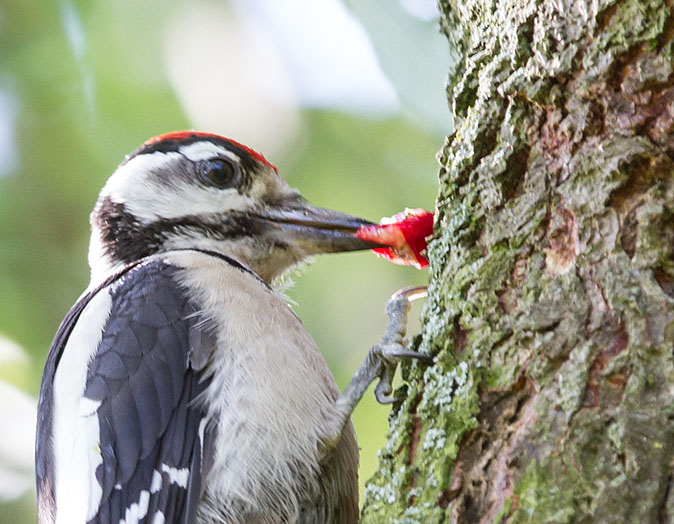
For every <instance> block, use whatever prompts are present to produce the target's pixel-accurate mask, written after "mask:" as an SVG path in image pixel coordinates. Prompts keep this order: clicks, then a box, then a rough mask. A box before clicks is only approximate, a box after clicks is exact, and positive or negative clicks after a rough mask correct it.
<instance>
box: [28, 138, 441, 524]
mask: <svg viewBox="0 0 674 524" xmlns="http://www.w3.org/2000/svg"><path fill="white" fill-rule="evenodd" d="M431 222H432V220H431ZM363 226H366V227H367V228H368V229H367V231H368V234H366V235H363V234H362V232H361V234H360V235H359V233H358V232H359V230H361V228H362V227H363ZM377 227H378V226H375V225H373V224H371V223H370V222H367V221H366V220H363V219H360V218H357V217H353V216H350V215H347V214H344V213H339V212H336V211H331V210H328V209H322V208H318V207H315V206H312V205H311V204H309V203H308V202H307V201H306V200H305V199H304V198H302V196H301V195H300V194H299V193H298V192H297V191H296V190H294V189H291V188H290V187H289V186H288V184H287V183H286V182H285V180H284V179H283V178H282V177H280V176H279V174H278V172H277V169H276V167H275V166H273V165H272V164H271V163H269V162H268V161H267V160H266V159H265V158H264V157H263V156H262V155H261V154H259V153H256V152H255V151H253V150H252V149H250V148H248V147H246V146H244V145H242V144H240V143H238V142H235V141H233V140H230V139H227V138H224V137H221V136H217V135H213V134H209V133H197V132H189V131H186V132H176V133H168V134H165V135H162V136H159V137H156V138H153V139H151V140H149V141H147V142H146V143H145V144H144V145H143V146H141V147H140V148H139V149H138V150H136V151H135V152H134V153H132V154H131V155H129V156H127V157H126V159H125V160H124V161H123V162H122V164H121V165H120V166H119V167H118V168H117V170H116V171H115V172H114V173H113V175H112V176H111V177H110V179H109V180H108V181H107V183H106V184H105V186H104V188H103V189H102V191H101V193H100V196H99V198H98V201H97V203H96V206H95V207H94V210H93V212H92V214H91V229H92V232H91V245H90V250H89V265H90V267H91V284H90V286H89V288H88V289H87V291H86V293H85V294H84V295H83V296H82V297H81V298H80V300H79V301H78V302H77V303H76V304H75V305H74V306H73V308H72V309H71V310H70V312H69V313H68V314H67V315H66V317H65V319H64V320H63V322H62V324H61V326H60V327H59V329H58V331H57V333H56V336H55V338H54V341H53V343H52V345H51V348H50V350H49V354H48V356H47V361H46V364H45V369H44V375H43V379H42V386H41V390H40V398H39V405H38V428H37V442H36V476H37V494H38V512H39V521H40V523H41V524H46V523H58V524H84V523H91V524H94V523H99V524H102V523H106V524H107V523H114V524H119V523H124V524H130V523H132V522H133V523H140V522H147V523H151V524H162V523H184V524H192V523H200V524H206V523H216V522H217V523H223V522H235V523H248V522H251V523H252V522H255V523H287V522H297V523H335V524H339V523H345V524H346V523H354V522H357V520H358V483H357V468H358V447H357V444H356V440H355V436H354V431H353V427H352V425H351V422H350V415H351V412H352V411H353V409H354V407H355V405H356V404H357V403H358V401H359V400H360V398H361V397H362V395H363V393H364V391H365V389H366V388H367V386H368V385H369V384H370V383H371V382H373V381H374V380H375V379H377V378H379V379H380V382H379V384H378V386H377V388H376V394H377V398H378V399H379V400H380V401H382V402H387V401H391V400H392V399H390V398H389V395H390V394H391V380H392V377H393V374H394V372H395V368H396V365H397V363H398V361H399V360H400V359H401V358H408V357H409V358H417V359H424V360H428V359H429V357H427V356H425V355H421V354H419V353H415V352H412V351H409V350H408V349H407V348H406V342H405V340H404V336H405V329H406V320H407V311H408V309H409V303H410V300H412V299H414V298H416V297H418V296H422V295H423V294H424V289H423V288H411V289H408V290H403V291H401V292H399V293H397V294H395V295H394V296H393V297H392V298H391V300H390V301H389V304H388V306H387V312H388V314H389V325H388V327H387V331H386V334H385V335H384V337H383V338H382V342H381V343H380V344H377V345H375V346H374V347H373V348H372V349H371V350H370V351H369V353H368V354H367V358H366V359H365V361H364V362H363V364H362V366H361V367H360V369H359V370H358V371H357V372H356V374H355V376H354V378H353V379H352V381H351V382H350V384H349V385H348V386H347V388H346V389H345V391H344V392H343V393H341V394H340V392H339V390H338V389H337V386H336V384H335V381H334V379H333V377H332V375H331V373H330V371H329V370H328V367H327V365H326V363H325V361H324V359H323V357H322V356H321V354H320V351H319V350H318V348H317V347H316V344H315V342H314V341H313V339H312V338H311V335H310V334H309V333H308V332H307V330H306V329H305V328H304V326H303V325H302V323H301V321H300V320H299V319H298V318H297V317H296V316H295V314H294V313H293V312H292V311H291V309H290V308H289V307H288V305H287V304H286V303H285V301H284V299H283V298H282V297H281V296H280V295H279V294H277V293H276V292H275V291H274V289H273V288H272V287H271V286H270V284H271V282H272V281H273V280H274V279H275V278H276V277H278V276H279V275H281V274H283V273H284V272H285V271H287V270H288V269H289V268H291V267H293V266H294V265H295V264H297V263H299V262H301V261H302V260H304V259H306V258H307V257H309V256H311V255H316V254H320V253H335V252H343V251H355V250H362V249H372V248H383V247H387V246H389V244H387V242H386V240H383V239H385V238H386V235H383V236H381V235H380V236H377V235H376V234H373V231H375V230H376V228H377ZM425 227H426V228H428V227H429V226H428V223H427V224H426V225H425ZM430 227H432V224H431V226H430ZM373 228H374V229H373ZM429 232H430V231H426V230H424V233H429ZM423 236H425V234H424V235H423ZM406 238H407V237H406ZM415 245H416V244H415ZM424 245H425V244H424ZM399 247H400V246H393V249H397V248H399ZM415 249H416V248H415ZM417 251H418V249H416V251H415V256H416V255H418V253H417Z"/></svg>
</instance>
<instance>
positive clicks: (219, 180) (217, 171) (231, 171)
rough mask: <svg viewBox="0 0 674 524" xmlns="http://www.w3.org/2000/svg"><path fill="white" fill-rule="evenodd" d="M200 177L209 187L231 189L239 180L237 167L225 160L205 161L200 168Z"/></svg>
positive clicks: (230, 161)
mask: <svg viewBox="0 0 674 524" xmlns="http://www.w3.org/2000/svg"><path fill="white" fill-rule="evenodd" d="M201 177H202V179H203V180H204V182H206V183H207V184H208V185H211V186H215V187H220V188H225V187H232V186H233V185H234V184H235V183H236V182H237V181H238V179H239V166H238V165H237V164H236V163H234V162H233V161H232V160H229V159H226V158H214V159H211V160H206V161H205V162H204V163H203V164H202V166H201Z"/></svg>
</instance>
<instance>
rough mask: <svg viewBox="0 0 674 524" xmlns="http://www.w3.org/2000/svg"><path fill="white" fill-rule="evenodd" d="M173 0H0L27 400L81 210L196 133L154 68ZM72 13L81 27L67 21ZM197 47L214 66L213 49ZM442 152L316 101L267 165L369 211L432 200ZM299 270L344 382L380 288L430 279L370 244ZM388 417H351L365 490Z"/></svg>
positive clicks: (10, 270) (61, 304)
mask: <svg viewBox="0 0 674 524" xmlns="http://www.w3.org/2000/svg"><path fill="white" fill-rule="evenodd" d="M174 5H175V3H174V2H159V1H157V0H153V1H150V2H142V3H132V2H130V1H122V2H115V3H93V2H84V1H79V2H25V1H24V0H5V2H4V3H3V4H2V5H1V6H0V96H2V98H3V99H4V100H6V101H8V103H9V109H8V108H7V107H5V109H7V110H8V111H11V112H13V113H14V114H15V115H16V117H15V120H14V125H13V140H14V143H15V146H16V151H15V153H16V161H15V162H13V165H11V164H10V165H8V162H7V161H8V160H9V158H8V159H5V160H6V162H5V163H2V162H0V336H3V337H7V338H9V339H11V340H13V341H15V342H17V343H18V344H19V345H20V346H21V347H23V348H24V349H25V351H26V352H27V354H28V357H29V358H28V360H27V362H28V364H21V365H14V366H4V367H3V366H0V379H2V380H6V381H9V382H10V383H13V384H15V385H17V386H18V387H20V388H21V389H23V390H24V391H26V392H28V393H29V394H30V395H32V396H34V397H35V396H36V395H37V392H38V388H39V380H40V376H41V371H42V364H43V361H44V358H45V355H46V351H47V349H48V347H49V343H50V341H51V337H52V336H53V334H54V332H55V331H56V329H57V326H58V324H59V322H60V321H61V319H62V318H63V316H64V315H65V313H66V312H67V310H68V309H69V307H70V306H71V305H72V304H73V303H74V302H75V300H76V299H77V297H78V296H79V295H80V293H81V292H82V291H83V290H84V288H85V287H86V286H87V284H88V267H87V264H86V253H87V248H88V235H89V231H88V214H89V211H90V209H91V207H92V205H93V203H94V201H95V199H96V195H97V192H98V191H99V189H100V187H101V186H102V184H103V183H104V182H105V180H106V178H107V177H108V176H109V174H110V173H111V172H112V171H113V170H114V168H115V167H116V165H117V164H118V163H119V162H120V161H121V160H122V158H123V156H124V154H126V153H128V152H130V151H132V150H133V149H135V148H136V147H137V146H138V145H139V144H140V143H142V142H143V141H144V140H145V139H147V138H148V137H150V136H153V135H155V134H159V133H161V132H165V131H168V130H174V129H181V128H191V127H193V124H192V123H191V122H190V121H189V119H188V117H187V116H186V114H185V112H184V111H183V109H182V108H181V106H180V104H179V102H178V99H177V98H176V95H175V93H174V90H173V88H172V86H171V85H170V83H169V81H168V80H167V78H166V75H165V73H164V71H163V67H162V64H161V43H162V39H161V31H162V24H163V22H164V21H165V19H166V16H167V13H168V12H170V10H171V9H172V7H173V6H174ZM72 17H75V20H79V21H80V22H81V28H80V29H81V30H83V31H80V30H79V29H78V28H77V27H75V28H73V27H69V24H70V23H72V20H73V18H72ZM410 23H415V24H416V23H417V21H413V20H410ZM78 31H80V32H78ZM391 38H393V37H391ZM438 38H439V37H438ZM379 44H380V45H381V42H379ZM204 52H210V53H213V54H214V56H213V60H214V64H217V49H207V50H204ZM223 66H224V65H223ZM399 76H400V75H399ZM429 89H431V86H429ZM432 89H437V90H440V91H441V90H442V86H433V87H432ZM232 103H236V101H232ZM250 145H251V146H253V147H255V144H250ZM440 145H441V138H440V136H439V134H438V133H436V132H434V131H427V130H424V129H422V128H421V127H419V126H418V125H416V124H414V123H412V121H411V120H410V119H409V118H407V117H403V116H391V117H387V118H381V119H379V120H372V119H367V118H365V117H362V116H358V115H353V114H351V115H347V114H343V113H339V112H337V111H331V110H316V109H315V110H311V111H304V112H303V113H302V128H301V131H300V133H299V136H297V137H296V138H295V141H294V143H293V145H292V147H291V148H290V149H289V151H288V153H287V154H286V155H282V156H281V157H280V158H272V159H271V160H272V161H274V162H275V163H276V164H277V165H278V166H279V169H280V171H281V173H282V174H283V175H284V176H285V178H286V179H287V180H288V181H289V183H290V184H291V185H293V186H295V187H298V188H300V189H301V191H302V193H303V194H304V195H305V196H306V197H308V198H309V199H310V200H311V201H313V202H314V203H316V204H318V205H322V206H326V207H332V208H335V209H340V210H343V211H346V212H351V213H354V214H357V215H361V216H364V217H366V218H369V219H371V220H377V219H378V218H379V217H381V216H386V215H391V214H393V213H395V212H397V211H400V210H402V209H403V208H404V207H426V208H432V207H433V203H434V198H435V192H436V179H435V173H436V171H437V166H436V161H435V159H434V155H435V151H437V150H438V149H439V148H440ZM3 166H4V167H3ZM3 169H4V170H3ZM302 273H303V274H302V275H301V277H300V278H298V279H297V283H296V284H295V286H294V287H293V288H291V289H290V290H289V291H288V295H289V297H290V298H291V299H292V300H294V301H296V302H297V303H298V305H297V307H296V311H297V312H298V314H299V316H300V317H301V318H302V319H303V320H304V322H305V323H306V325H307V327H308V328H309V330H310V331H311V332H312V334H313V335H314V336H315V338H316V340H317V342H318V344H319V346H320V347H321V348H322V349H323V351H324V352H325V355H326V358H327V360H328V362H329V364H330V366H331V368H332V370H333V372H334V373H335V375H336V377H337V380H338V382H339V384H340V387H344V385H345V384H346V383H347V381H348V379H349V376H350V374H351V373H352V372H353V371H354V370H355V368H356V366H357V365H358V364H359V362H360V360H361V359H362V358H363V357H364V355H365V353H366V351H367V349H368V348H369V346H370V345H371V344H373V343H374V342H376V341H377V340H378V338H379V336H380V334H381V333H383V328H384V325H385V321H386V318H385V315H384V313H383V307H384V304H385V301H386V299H387V297H388V295H389V294H390V293H392V292H393V291H395V290H396V289H397V288H399V287H402V286H405V285H411V284H418V283H424V282H425V280H426V274H425V273H421V272H417V271H416V270H414V269H411V268H402V267H398V266H392V265H390V264H387V263H386V262H383V261H381V260H378V259H376V258H375V257H374V256H372V255H371V254H368V253H360V254H350V255H339V256H334V257H325V258H323V259H321V260H319V261H318V262H317V263H316V264H315V265H314V266H313V267H312V268H311V269H310V270H307V271H302ZM0 401H1V400H0ZM387 412H388V409H387V408H384V407H381V406H379V405H377V404H376V403H374V401H373V400H372V396H371V395H368V397H367V399H366V401H365V402H364V403H363V404H362V405H361V406H359V408H358V410H357V411H356V413H355V422H356V426H357V431H358V433H359V440H360V444H361V448H362V459H361V463H362V472H361V483H362V482H363V481H364V480H365V479H366V478H367V477H368V476H369V475H370V473H371V472H372V471H373V470H374V467H375V465H376V460H377V459H376V449H378V448H379V447H380V446H381V445H382V444H383V443H384V435H385V431H386V421H385V417H386V414H387ZM10 423H11V421H7V420H5V421H0V425H5V424H10ZM27 438H30V437H29V436H27ZM33 497H34V495H33V494H29V495H27V496H25V497H24V498H22V499H21V500H19V501H13V502H10V503H5V504H2V503H0V522H3V523H12V524H14V523H16V524H21V523H24V522H25V523H28V522H34V521H35V511H34V508H33V506H34V501H33Z"/></svg>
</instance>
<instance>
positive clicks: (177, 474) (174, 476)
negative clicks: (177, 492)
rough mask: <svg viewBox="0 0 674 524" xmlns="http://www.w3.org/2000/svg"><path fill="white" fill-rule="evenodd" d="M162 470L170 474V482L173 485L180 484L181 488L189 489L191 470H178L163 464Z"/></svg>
mask: <svg viewBox="0 0 674 524" xmlns="http://www.w3.org/2000/svg"><path fill="white" fill-rule="evenodd" d="M161 470H162V471H163V472H165V473H167V474H168V477H169V482H171V484H178V486H180V487H181V488H187V480H188V479H189V477H190V469H189V468H181V469H178V468H174V467H171V466H167V465H166V464H162V465H161Z"/></svg>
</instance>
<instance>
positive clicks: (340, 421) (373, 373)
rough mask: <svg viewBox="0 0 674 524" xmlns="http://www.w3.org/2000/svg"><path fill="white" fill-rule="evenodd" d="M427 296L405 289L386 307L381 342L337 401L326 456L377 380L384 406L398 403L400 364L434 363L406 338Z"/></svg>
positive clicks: (325, 440)
mask: <svg viewBox="0 0 674 524" xmlns="http://www.w3.org/2000/svg"><path fill="white" fill-rule="evenodd" d="M425 296H426V286H416V287H408V288H405V289H401V290H400V291H398V292H396V293H394V294H393V296H392V297H391V298H390V299H389V301H388V303H387V304H386V313H387V315H388V324H387V325H386V332H385V333H384V336H383V337H382V338H381V341H380V342H379V343H377V344H375V345H374V346H372V348H371V349H370V351H368V353H367V356H366V357H365V360H364V361H363V363H362V364H361V365H360V367H359V368H358V370H357V371H356V373H355V374H354V376H353V378H352V379H351V382H349V385H348V386H346V389H345V390H344V392H343V393H342V394H341V395H340V396H339V398H338V399H337V401H336V408H337V411H338V413H339V415H338V416H337V417H336V418H335V419H334V420H333V421H332V423H331V424H330V425H329V426H328V428H327V429H326V432H325V435H324V438H323V439H322V443H323V453H324V454H327V453H328V452H329V451H330V450H331V449H333V448H334V446H336V445H337V443H338V442H339V439H340V437H341V434H342V430H343V429H344V426H345V425H346V424H347V423H348V421H349V417H350V416H351V413H352V412H353V409H354V408H355V407H356V404H358V402H359V401H360V399H361V398H362V397H363V394H364V393H365V390H367V388H368V386H369V385H370V384H372V382H374V381H375V380H376V379H379V383H378V384H377V386H376V387H375V397H376V398H377V401H378V402H379V403H381V404H390V403H391V402H395V401H396V400H398V399H396V398H394V397H391V396H390V395H391V392H392V391H393V385H392V381H393V376H394V375H395V371H396V368H397V367H398V364H399V363H400V361H401V360H402V359H404V358H414V359H417V360H424V361H427V362H431V361H432V360H433V358H432V357H430V356H429V355H424V354H422V353H417V352H416V351H410V350H409V349H407V341H406V340H405V334H406V333H407V317H408V314H409V310H410V304H411V302H412V301H414V300H417V299H419V298H423V297H425Z"/></svg>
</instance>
